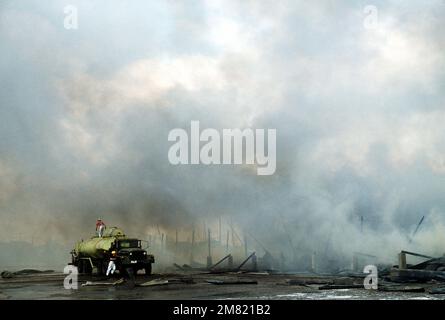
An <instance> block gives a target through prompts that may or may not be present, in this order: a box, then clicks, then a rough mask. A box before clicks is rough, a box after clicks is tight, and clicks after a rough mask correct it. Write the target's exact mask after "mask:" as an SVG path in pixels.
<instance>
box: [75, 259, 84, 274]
mask: <svg viewBox="0 0 445 320" xmlns="http://www.w3.org/2000/svg"><path fill="white" fill-rule="evenodd" d="M77 271H78V272H79V274H82V273H84V272H85V268H84V263H83V260H82V259H79V260H78V261H77Z"/></svg>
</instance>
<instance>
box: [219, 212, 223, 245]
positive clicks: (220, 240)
mask: <svg viewBox="0 0 445 320" xmlns="http://www.w3.org/2000/svg"><path fill="white" fill-rule="evenodd" d="M218 235H219V244H220V245H221V244H222V234H221V217H219V233H218Z"/></svg>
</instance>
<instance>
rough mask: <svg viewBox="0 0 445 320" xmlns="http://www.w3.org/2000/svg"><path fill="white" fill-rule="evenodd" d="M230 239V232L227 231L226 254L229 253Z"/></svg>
mask: <svg viewBox="0 0 445 320" xmlns="http://www.w3.org/2000/svg"><path fill="white" fill-rule="evenodd" d="M229 237H230V232H229V230H227V241H226V253H229Z"/></svg>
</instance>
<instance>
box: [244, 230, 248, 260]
mask: <svg viewBox="0 0 445 320" xmlns="http://www.w3.org/2000/svg"><path fill="white" fill-rule="evenodd" d="M244 256H245V257H246V258H247V237H246V236H245V235H244Z"/></svg>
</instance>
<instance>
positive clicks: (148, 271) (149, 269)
mask: <svg viewBox="0 0 445 320" xmlns="http://www.w3.org/2000/svg"><path fill="white" fill-rule="evenodd" d="M145 275H146V276H149V275H151V263H150V264H148V265H147V266H146V267H145Z"/></svg>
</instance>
